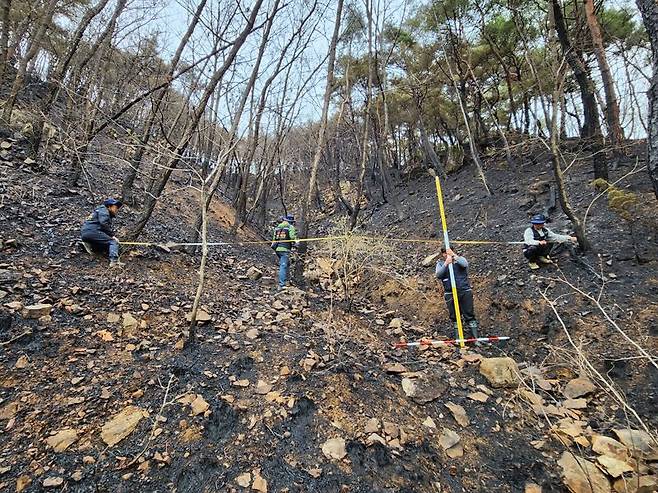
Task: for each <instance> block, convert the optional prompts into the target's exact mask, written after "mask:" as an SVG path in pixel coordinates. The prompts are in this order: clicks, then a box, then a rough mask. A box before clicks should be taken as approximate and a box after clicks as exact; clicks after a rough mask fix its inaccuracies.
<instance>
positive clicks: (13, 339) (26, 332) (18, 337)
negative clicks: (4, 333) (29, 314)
mask: <svg viewBox="0 0 658 493" xmlns="http://www.w3.org/2000/svg"><path fill="white" fill-rule="evenodd" d="M31 333H32V329H27V330H26V331H25V332H23V333H22V334H18V335H17V336H16V337H12V338H11V339H9V340H8V341H4V342H0V346H8V345H9V344H11V343H12V342H14V341H17V340H18V339H20V338H21V337H25V336H26V335H30V334H31Z"/></svg>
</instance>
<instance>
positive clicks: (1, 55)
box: [0, 0, 11, 85]
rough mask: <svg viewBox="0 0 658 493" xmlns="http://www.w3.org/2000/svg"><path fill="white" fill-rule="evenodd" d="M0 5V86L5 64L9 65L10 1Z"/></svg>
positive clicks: (3, 78) (5, 0)
mask: <svg viewBox="0 0 658 493" xmlns="http://www.w3.org/2000/svg"><path fill="white" fill-rule="evenodd" d="M1 3H2V5H0V22H2V33H0V85H1V84H2V83H3V82H4V80H5V75H6V73H5V72H6V71H7V64H8V63H9V57H8V54H9V31H10V30H11V19H10V18H9V12H10V11H11V0H2V2H1Z"/></svg>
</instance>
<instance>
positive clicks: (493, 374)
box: [480, 358, 519, 388]
mask: <svg viewBox="0 0 658 493" xmlns="http://www.w3.org/2000/svg"><path fill="white" fill-rule="evenodd" d="M480 373H481V374H482V375H483V376H484V378H486V379H487V380H488V381H489V384H491V386H492V387H496V388H500V387H516V386H517V385H518V382H519V377H518V374H519V367H518V365H517V364H516V361H514V360H513V359H512V358H483V359H482V361H480Z"/></svg>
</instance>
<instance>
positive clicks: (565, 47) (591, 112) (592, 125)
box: [551, 0, 608, 180]
mask: <svg viewBox="0 0 658 493" xmlns="http://www.w3.org/2000/svg"><path fill="white" fill-rule="evenodd" d="M551 4H552V9H553V16H554V19H555V32H556V33H557V37H558V41H559V42H560V47H561V48H562V52H563V53H564V57H565V58H566V60H567V63H568V64H569V68H571V71H572V72H573V75H574V77H575V78H576V82H577V83H578V88H579V89H580V97H581V100H582V103H583V116H584V120H585V121H584V124H583V127H582V128H581V132H580V136H581V137H582V138H584V139H587V140H588V141H589V151H590V152H591V154H592V161H593V163H592V165H593V167H594V178H602V179H604V180H607V179H608V163H607V162H606V160H605V156H604V155H603V154H602V153H600V152H598V151H599V148H600V140H601V123H600V121H599V110H598V107H597V105H596V90H595V88H594V82H592V77H591V76H590V74H589V70H588V68H587V65H586V64H585V61H584V60H583V57H582V54H581V53H580V52H579V51H576V49H575V48H574V47H573V46H572V44H571V41H570V40H569V33H568V31H567V24H566V22H565V20H564V15H563V14H562V6H561V5H560V1H559V0H551Z"/></svg>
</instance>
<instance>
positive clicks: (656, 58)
mask: <svg viewBox="0 0 658 493" xmlns="http://www.w3.org/2000/svg"><path fill="white" fill-rule="evenodd" d="M637 6H638V8H639V9H640V12H641V13H642V20H643V22H644V27H645V28H646V30H647V33H648V34H649V41H650V42H651V55H652V56H651V62H652V67H653V74H652V76H651V86H650V87H649V91H648V92H647V99H648V100H649V121H648V125H647V126H648V128H649V131H648V133H647V172H648V173H649V178H650V179H651V182H652V183H653V191H654V194H655V195H656V199H658V3H656V1H655V0H637Z"/></svg>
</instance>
